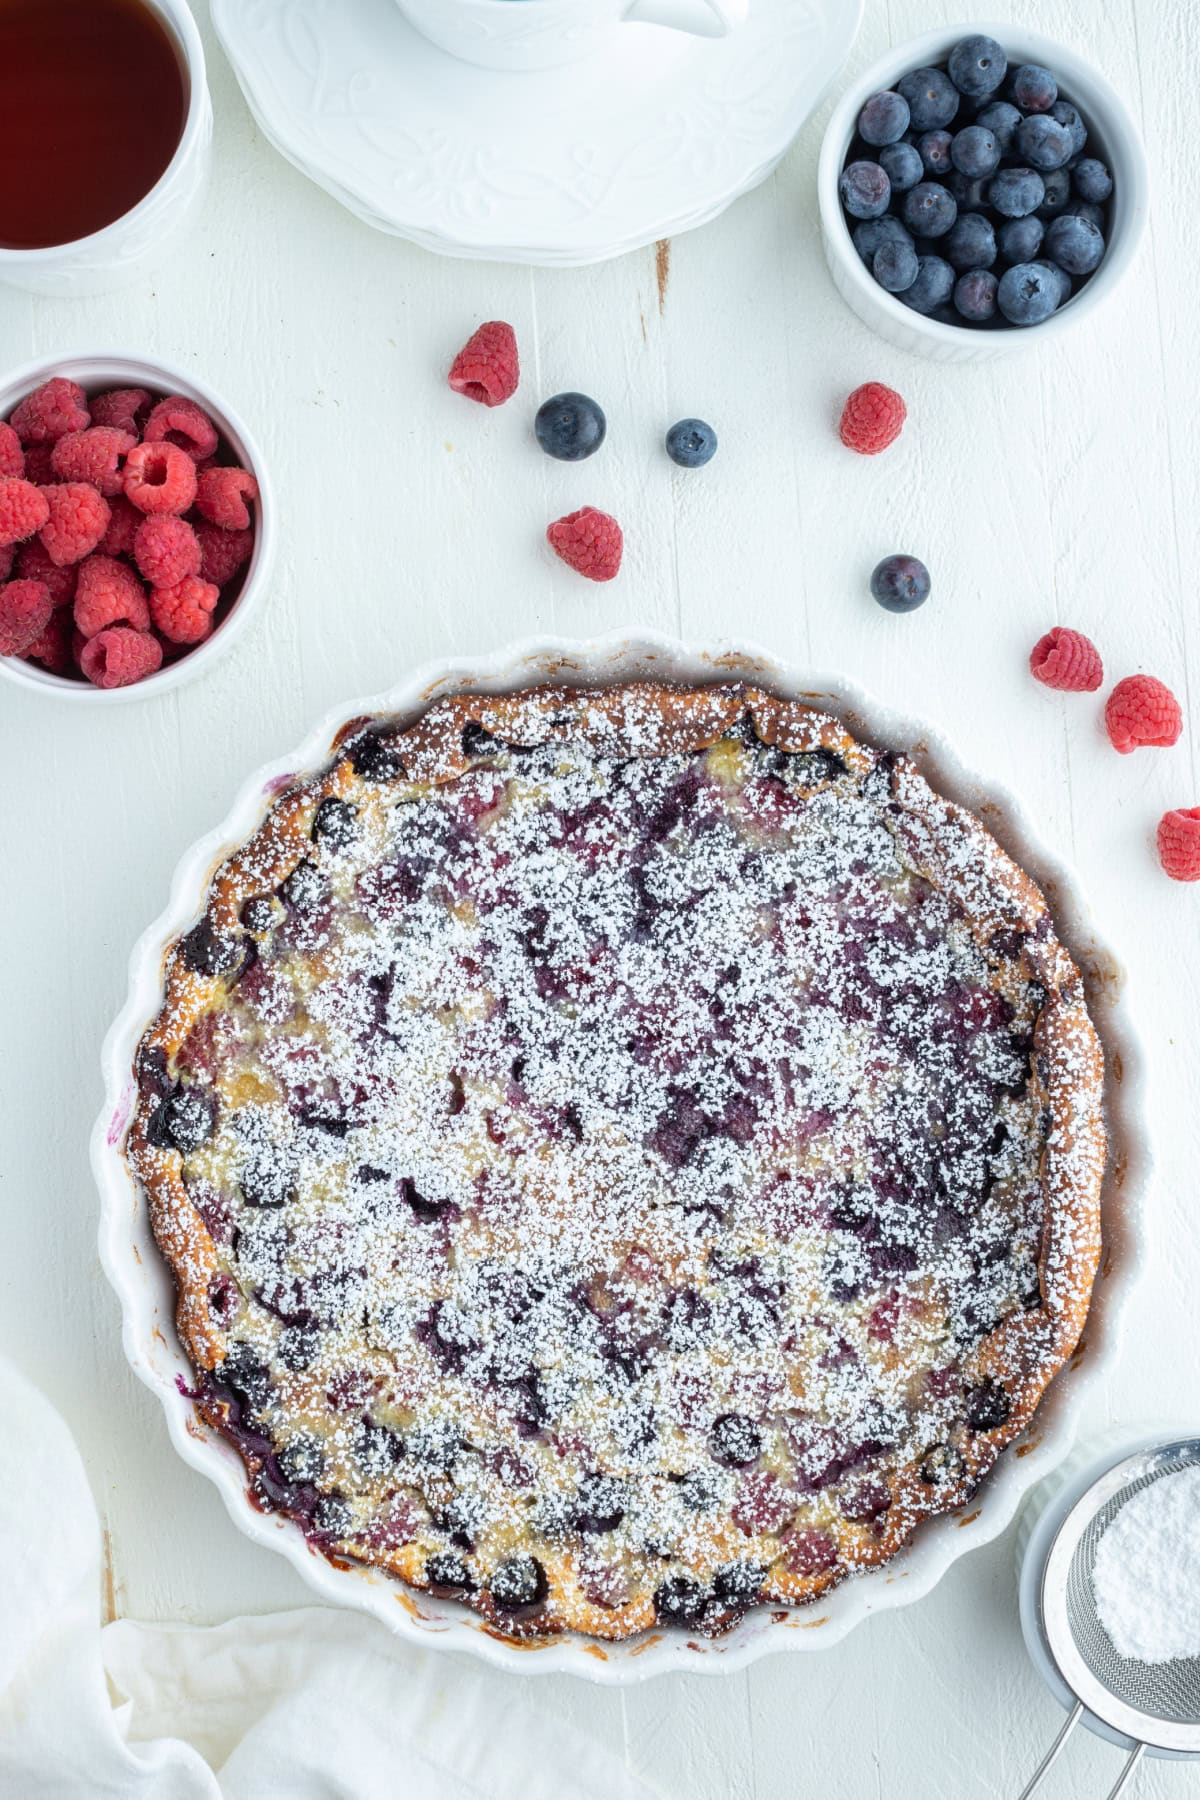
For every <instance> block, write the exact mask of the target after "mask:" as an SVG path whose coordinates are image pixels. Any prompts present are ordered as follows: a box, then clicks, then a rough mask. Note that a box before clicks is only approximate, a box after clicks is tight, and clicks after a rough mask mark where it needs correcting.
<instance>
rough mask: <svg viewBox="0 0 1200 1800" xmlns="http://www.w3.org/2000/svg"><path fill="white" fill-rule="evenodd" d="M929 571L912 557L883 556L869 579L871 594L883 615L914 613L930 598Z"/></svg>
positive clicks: (918, 560)
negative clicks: (881, 609) (888, 613)
mask: <svg viewBox="0 0 1200 1800" xmlns="http://www.w3.org/2000/svg"><path fill="white" fill-rule="evenodd" d="M931 586H932V583H931V582H930V579H929V570H928V569H927V568H926V567H925V564H924V563H923V562H921V561H920V559H919V558H918V557H915V556H885V557H884V559H883V561H882V562H881V563H880V564H879V566H878V567H877V568H876V569H875V571H874V573H873V574H872V576H871V595H872V598H873V599H875V600H876V601H878V603H879V605H880V606H882V607H883V609H884V611H885V612H893V613H909V612H916V610H917V608H918V606H924V604H925V602H926V601H927V600H928V598H929V591H930V588H931Z"/></svg>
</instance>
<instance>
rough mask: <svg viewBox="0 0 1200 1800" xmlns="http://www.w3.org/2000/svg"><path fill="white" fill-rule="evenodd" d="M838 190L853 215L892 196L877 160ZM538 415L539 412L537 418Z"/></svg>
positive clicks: (873, 211) (847, 171)
mask: <svg viewBox="0 0 1200 1800" xmlns="http://www.w3.org/2000/svg"><path fill="white" fill-rule="evenodd" d="M838 193H839V194H840V195H841V197H842V205H843V206H844V207H845V209H846V211H847V212H848V213H849V214H850V217H851V218H852V219H878V218H879V217H880V216H881V215H882V214H883V213H885V212H886V211H887V209H888V203H889V201H890V200H891V198H892V184H891V182H890V181H889V180H888V178H887V172H886V170H884V169H881V168H880V166H879V164H878V163H873V162H852V163H848V164H847V165H846V167H845V168H844V169H843V170H842V178H841V180H840V181H839V182H838ZM544 410H545V408H543V411H544ZM541 416H542V415H541V413H539V414H538V418H539V419H540V418H541ZM543 448H545V445H544V444H543ZM555 454H561V452H556V453H555ZM568 460H573V459H572V458H568Z"/></svg>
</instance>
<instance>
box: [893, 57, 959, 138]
mask: <svg viewBox="0 0 1200 1800" xmlns="http://www.w3.org/2000/svg"><path fill="white" fill-rule="evenodd" d="M896 91H897V92H898V93H900V94H903V96H904V98H905V99H906V100H907V101H908V109H909V113H910V115H911V119H912V128H913V130H914V131H936V130H938V129H939V128H940V127H941V126H943V125H949V123H950V121H951V119H953V117H954V115H955V114H956V113H957V111H958V107H959V93H958V89H957V88H956V87H955V85H954V83H953V82H952V81H951V79H950V77H949V76H948V75H947V74H946V73H945V71H944V70H942V69H914V70H913V71H912V73H911V74H910V75H902V76H901V77H900V80H899V81H898V82H897V83H896Z"/></svg>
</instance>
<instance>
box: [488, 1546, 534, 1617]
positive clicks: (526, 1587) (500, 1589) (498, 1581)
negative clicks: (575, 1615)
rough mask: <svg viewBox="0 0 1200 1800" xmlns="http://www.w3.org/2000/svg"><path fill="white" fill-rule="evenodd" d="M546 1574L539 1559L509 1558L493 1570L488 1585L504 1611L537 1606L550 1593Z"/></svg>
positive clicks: (532, 1557) (494, 1598) (531, 1557)
mask: <svg viewBox="0 0 1200 1800" xmlns="http://www.w3.org/2000/svg"><path fill="white" fill-rule="evenodd" d="M548 1585H549V1584H548V1583H547V1581H546V1571H545V1569H543V1567H542V1565H541V1563H540V1562H539V1561H538V1560H537V1557H536V1556H510V1557H509V1559H508V1561H507V1562H502V1563H501V1564H500V1566H499V1568H498V1569H494V1570H493V1571H492V1575H491V1579H490V1580H489V1582H488V1586H489V1588H490V1589H491V1592H492V1599H493V1601H494V1602H495V1604H496V1605H497V1606H498V1607H501V1608H502V1609H503V1611H505V1612H517V1611H518V1610H519V1609H520V1608H522V1607H525V1606H536V1605H537V1603H538V1601H539V1600H544V1599H545V1598H546V1594H547V1591H548Z"/></svg>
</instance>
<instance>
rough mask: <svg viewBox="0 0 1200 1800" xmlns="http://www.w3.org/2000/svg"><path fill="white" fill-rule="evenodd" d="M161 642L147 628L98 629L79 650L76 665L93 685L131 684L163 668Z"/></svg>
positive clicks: (102, 686) (116, 626) (114, 627)
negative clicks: (134, 629) (77, 663)
mask: <svg viewBox="0 0 1200 1800" xmlns="http://www.w3.org/2000/svg"><path fill="white" fill-rule="evenodd" d="M162 659H163V650H162V645H161V644H160V643H159V641H158V639H157V638H156V637H151V635H150V633H149V632H148V631H131V630H130V628H129V626H128V625H114V626H112V627H111V628H110V630H108V631H100V632H97V634H96V636H95V637H94V638H89V639H88V640H87V643H86V644H84V645H83V646H82V648H81V649H80V651H79V666H80V668H81V669H82V670H83V672H84V674H85V675H86V676H87V678H88V680H89V681H90V682H92V684H93V685H94V686H95V687H100V688H117V687H131V686H132V685H133V683H134V682H135V681H141V680H143V679H144V678H145V677H146V676H147V675H153V673H154V671H155V670H156V669H158V668H161V667H162Z"/></svg>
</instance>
